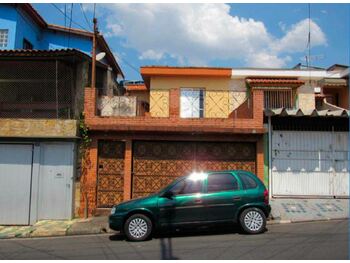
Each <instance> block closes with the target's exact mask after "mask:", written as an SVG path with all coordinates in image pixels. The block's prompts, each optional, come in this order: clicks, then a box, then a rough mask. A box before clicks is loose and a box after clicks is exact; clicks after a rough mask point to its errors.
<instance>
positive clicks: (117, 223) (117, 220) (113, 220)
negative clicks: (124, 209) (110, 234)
mask: <svg viewBox="0 0 350 263" xmlns="http://www.w3.org/2000/svg"><path fill="white" fill-rule="evenodd" d="M108 224H109V228H110V229H113V230H115V231H122V229H123V217H122V216H119V215H110V216H109V218H108Z"/></svg>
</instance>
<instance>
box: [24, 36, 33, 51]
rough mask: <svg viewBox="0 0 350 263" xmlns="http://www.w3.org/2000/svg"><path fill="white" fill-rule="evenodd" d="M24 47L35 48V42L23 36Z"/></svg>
mask: <svg viewBox="0 0 350 263" xmlns="http://www.w3.org/2000/svg"><path fill="white" fill-rule="evenodd" d="M23 49H33V44H32V43H30V42H29V41H28V40H27V39H25V38H23Z"/></svg>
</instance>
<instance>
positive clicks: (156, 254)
mask: <svg viewBox="0 0 350 263" xmlns="http://www.w3.org/2000/svg"><path fill="white" fill-rule="evenodd" d="M348 228H349V225H348V221H347V220H343V221H330V222H313V223H294V224H279V225H269V226H268V231H266V232H265V233H264V234H260V235H255V236H252V235H244V234H241V233H239V232H237V230H236V229H232V230H227V229H219V230H215V231H214V232H213V231H212V230H211V231H210V232H209V231H208V230H202V231H199V232H198V231H196V232H191V233H189V232H187V231H186V232H180V233H175V234H173V235H171V237H167V236H165V235H163V236H160V237H157V238H153V239H152V240H149V241H146V242H127V241H125V240H123V239H122V238H121V237H120V236H118V235H110V234H105V235H91V236H70V237H57V238H36V239H12V240H0V259H170V258H172V259H348V258H349V243H348V242H349V239H348ZM227 232H229V233H227Z"/></svg>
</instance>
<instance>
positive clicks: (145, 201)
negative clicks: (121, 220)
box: [117, 194, 158, 209]
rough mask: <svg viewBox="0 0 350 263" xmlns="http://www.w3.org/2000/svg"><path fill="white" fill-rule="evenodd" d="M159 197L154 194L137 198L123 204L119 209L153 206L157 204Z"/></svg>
mask: <svg viewBox="0 0 350 263" xmlns="http://www.w3.org/2000/svg"><path fill="white" fill-rule="evenodd" d="M157 197H158V195H157V194H152V195H149V196H146V197H141V198H136V199H132V200H128V201H125V202H122V203H120V204H118V205H117V208H118V209H129V208H136V207H140V206H148V205H153V204H154V202H156V200H157Z"/></svg>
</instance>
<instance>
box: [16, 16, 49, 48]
mask: <svg viewBox="0 0 350 263" xmlns="http://www.w3.org/2000/svg"><path fill="white" fill-rule="evenodd" d="M42 37H43V36H42V31H41V29H40V28H39V27H38V26H37V25H36V24H34V23H33V21H32V20H31V19H30V17H28V16H27V14H25V13H24V12H22V11H20V10H19V11H18V15H17V29H16V41H15V48H16V49H21V48H23V39H24V38H25V39H26V40H28V41H29V42H30V43H31V44H32V45H33V49H42V48H44V47H43V46H42V39H43V38H42Z"/></svg>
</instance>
